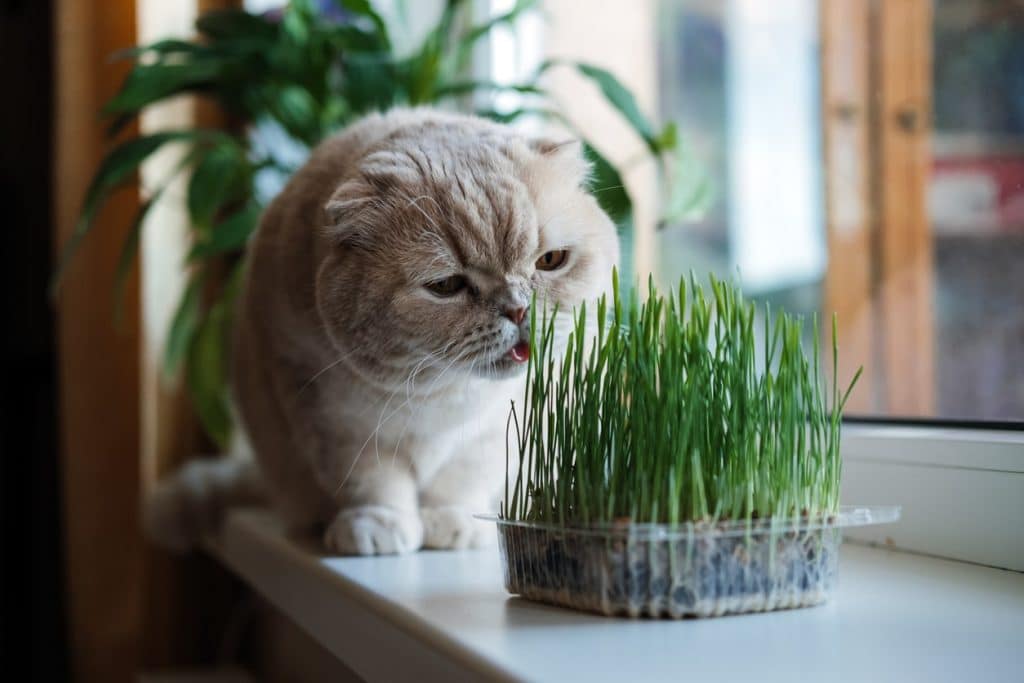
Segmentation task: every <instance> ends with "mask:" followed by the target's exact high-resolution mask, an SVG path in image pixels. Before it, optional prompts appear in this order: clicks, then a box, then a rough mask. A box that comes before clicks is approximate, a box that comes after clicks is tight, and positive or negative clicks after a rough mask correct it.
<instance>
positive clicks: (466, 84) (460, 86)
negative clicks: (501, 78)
mask: <svg viewBox="0 0 1024 683" xmlns="http://www.w3.org/2000/svg"><path fill="white" fill-rule="evenodd" d="M481 90H493V91H497V92H519V93H528V94H531V95H544V94H545V92H544V90H542V89H541V88H540V86H536V85H532V84H529V83H510V84H506V83H495V82H494V81H456V82H454V83H447V84H445V85H441V86H439V87H438V88H437V89H436V90H435V91H434V96H435V97H437V98H442V97H452V96H456V95H466V94H470V93H475V92H479V91H481Z"/></svg>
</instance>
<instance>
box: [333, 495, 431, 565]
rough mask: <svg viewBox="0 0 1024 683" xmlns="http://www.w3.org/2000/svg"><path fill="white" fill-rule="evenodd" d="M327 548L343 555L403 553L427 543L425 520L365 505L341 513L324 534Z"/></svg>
mask: <svg viewBox="0 0 1024 683" xmlns="http://www.w3.org/2000/svg"><path fill="white" fill-rule="evenodd" d="M324 545H325V546H327V549H328V550H330V551H332V552H336V553H341V554H342V555H395V554H398V555H401V554H405V553H411V552H415V551H417V550H419V549H420V546H422V545H423V522H422V521H420V517H419V515H417V514H416V513H414V512H404V511H402V510H397V509H395V508H392V507H387V506H386V505H363V506H361V507H355V508H348V509H346V510H342V511H341V512H339V513H338V516H337V517H335V518H334V521H333V522H331V524H330V526H328V527H327V532H326V533H325V534H324Z"/></svg>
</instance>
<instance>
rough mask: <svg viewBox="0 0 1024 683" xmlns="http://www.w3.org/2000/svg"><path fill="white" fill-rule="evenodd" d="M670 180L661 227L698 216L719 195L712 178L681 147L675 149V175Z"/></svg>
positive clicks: (673, 166) (660, 221)
mask: <svg viewBox="0 0 1024 683" xmlns="http://www.w3.org/2000/svg"><path fill="white" fill-rule="evenodd" d="M666 180H667V193H666V194H667V196H666V200H665V207H664V211H663V215H662V217H661V219H660V220H659V223H658V225H659V228H664V227H666V226H668V225H671V224H673V223H677V222H679V221H683V220H695V219H698V218H700V217H701V216H703V215H704V214H705V213H707V211H708V210H709V209H710V208H711V205H712V203H713V201H714V198H715V192H714V185H713V184H712V182H711V178H710V177H709V176H708V175H707V173H705V172H704V171H703V169H702V168H701V167H700V166H699V164H698V162H697V161H696V160H695V159H694V158H693V157H692V156H691V155H690V154H688V153H687V152H686V150H685V149H684V148H682V147H681V146H680V147H677V149H676V151H675V154H674V159H673V164H672V168H671V175H670V177H668V178H667V179H666Z"/></svg>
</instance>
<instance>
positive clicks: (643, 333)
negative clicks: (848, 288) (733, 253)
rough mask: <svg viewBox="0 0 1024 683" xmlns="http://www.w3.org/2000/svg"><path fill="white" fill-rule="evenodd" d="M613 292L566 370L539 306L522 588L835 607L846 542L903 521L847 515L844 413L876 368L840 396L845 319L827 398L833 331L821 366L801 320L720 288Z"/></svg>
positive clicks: (510, 536) (516, 432) (524, 484)
mask: <svg viewBox="0 0 1024 683" xmlns="http://www.w3.org/2000/svg"><path fill="white" fill-rule="evenodd" d="M614 282H615V286H614V291H613V293H612V296H611V298H610V299H607V298H602V299H601V300H600V301H599V303H598V304H597V310H596V312H595V313H596V315H593V319H591V320H590V321H589V323H590V325H589V326H588V311H587V309H586V307H585V306H582V307H580V309H579V310H578V311H576V312H575V313H574V314H573V317H572V318H571V322H572V325H571V331H570V332H569V334H568V342H567V352H566V354H565V357H564V360H562V361H559V359H558V358H556V357H555V351H554V349H555V343H554V339H555V337H556V327H563V328H564V327H567V326H566V324H565V321H564V319H563V321H561V322H559V323H558V325H557V326H556V322H558V321H557V319H558V318H559V316H560V315H565V314H564V313H563V314H559V313H558V312H557V311H555V312H543V311H542V312H541V313H540V314H538V311H537V308H536V306H535V307H534V308H533V309H532V312H531V318H532V319H531V322H532V325H531V329H532V334H533V341H532V348H533V353H532V354H531V357H530V360H529V367H528V385H527V389H526V395H525V397H524V401H523V405H522V406H521V408H517V407H516V406H515V405H514V404H513V406H512V411H511V413H510V416H509V424H510V437H513V436H514V438H510V439H509V441H510V443H513V444H514V445H515V447H516V448H517V449H518V456H519V462H518V465H517V466H512V467H510V468H509V472H510V476H509V479H508V480H507V481H506V492H505V498H504V501H503V503H502V508H501V513H500V516H499V517H498V518H497V521H498V525H499V539H500V542H501V548H502V552H503V555H504V557H505V559H506V567H505V570H506V571H505V578H506V584H507V586H508V588H509V590H510V591H511V592H513V593H518V594H521V595H524V596H526V597H530V598H534V599H538V600H543V601H547V602H553V603H557V604H562V605H568V606H572V607H579V608H583V609H589V610H592V611H598V612H602V613H606V614H628V615H631V616H636V615H638V614H641V613H646V614H649V615H651V616H661V615H665V616H672V617H682V616H709V615H717V614H724V613H729V612H745V611H757V610H766V609H777V608H781V607H797V606H803V605H811V604H816V603H819V602H821V601H823V600H824V599H825V598H826V597H827V595H828V593H829V591H830V590H831V588H832V586H833V583H834V580H835V575H836V560H837V551H838V545H839V540H840V532H839V529H840V528H841V527H842V526H848V525H854V524H864V523H873V522H878V521H884V520H887V519H888V520H891V519H892V518H894V516H895V515H896V514H897V511H896V510H894V509H891V508H886V509H882V508H876V509H866V508H862V509H857V510H847V509H841V508H840V506H839V480H840V473H841V468H842V462H841V460H840V457H839V436H840V427H841V414H842V409H843V405H844V404H845V403H846V400H847V398H848V397H849V395H850V392H851V391H852V389H853V385H854V384H855V383H856V381H857V378H858V377H859V375H860V371H858V372H857V374H856V375H855V376H854V378H853V380H852V381H851V383H850V385H849V386H848V387H847V388H846V389H845V390H841V388H840V387H839V386H838V385H837V382H836V367H835V366H836V364H837V357H838V353H837V350H838V346H837V341H836V323H835V319H834V318H833V323H832V362H833V368H832V379H831V383H830V385H829V389H828V390H826V388H825V382H824V378H823V377H822V375H821V372H820V368H819V364H820V363H819V353H818V351H819V348H818V346H819V344H818V332H817V319H815V320H814V321H813V324H814V330H813V339H814V344H813V346H814V348H813V353H812V354H811V355H808V354H805V352H804V349H803V348H802V346H801V338H802V332H803V328H804V321H803V320H802V319H801V318H799V317H794V316H791V315H788V314H785V313H780V314H779V315H777V316H775V318H774V319H773V318H772V316H771V312H770V310H768V309H767V307H766V309H765V310H764V311H763V322H761V323H760V324H758V323H756V320H757V317H758V311H757V310H756V308H755V306H754V304H753V303H750V302H747V301H745V300H744V299H743V296H742V294H741V293H740V291H739V289H738V288H737V287H736V286H732V285H728V284H726V283H723V282H721V281H718V280H716V279H715V278H714V277H712V278H711V281H710V296H707V295H706V294H705V290H704V289H703V287H701V286H700V285H699V284H698V283H697V281H696V279H695V278H693V277H692V276H691V278H690V281H689V282H687V281H686V280H685V279H684V280H682V281H681V282H680V283H679V287H678V290H677V291H676V292H672V293H670V294H669V295H668V296H667V297H665V296H662V295H661V294H659V293H658V292H657V291H656V290H655V288H654V285H653V283H651V284H649V291H648V297H647V299H646V301H644V302H643V303H640V302H639V301H638V300H637V297H636V293H635V291H634V292H633V294H632V295H631V298H630V301H629V302H623V300H622V297H621V296H620V293H619V287H618V278H617V276H616V277H615V280H614ZM624 303H628V304H629V305H625V306H624ZM548 313H550V315H548ZM595 322H596V326H595V325H594V323H595ZM595 328H596V331H593V330H595ZM759 330H763V338H762V339H761V340H760V342H759V341H758V339H757V332H758V331H759ZM563 331H564V330H563ZM512 472H514V476H513V475H512V474H511V473H512Z"/></svg>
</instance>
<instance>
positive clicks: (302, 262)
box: [147, 109, 619, 555]
mask: <svg viewBox="0 0 1024 683" xmlns="http://www.w3.org/2000/svg"><path fill="white" fill-rule="evenodd" d="M588 172H589V166H588V164H587V162H586V161H585V158H584V156H583V153H582V150H581V146H580V144H579V143H578V142H574V141H572V142H568V143H557V142H554V141H552V140H547V139H531V138H527V137H524V136H523V135H522V134H520V133H518V132H516V131H515V130H513V129H512V128H510V127H507V126H503V125H500V124H497V123H493V122H490V121H487V120H484V119H480V118H476V117H472V116H466V115H458V114H452V113H443V112H439V111H435V110H430V109H398V110H392V111H390V112H388V113H383V114H373V115H370V116H368V117H366V118H364V119H362V120H360V121H359V122H356V123H354V124H353V125H351V126H349V127H348V128H346V129H345V130H344V131H343V132H342V133H340V134H339V135H337V136H335V137H332V138H330V139H327V140H326V141H325V142H323V143H322V144H321V145H319V146H318V147H317V148H316V149H315V150H314V151H313V153H312V155H311V156H310V158H309V160H308V162H307V163H306V164H305V165H304V166H303V167H302V168H301V169H300V170H299V171H298V172H297V173H296V174H295V175H294V176H293V177H292V179H291V180H290V182H289V183H288V185H287V186H286V187H285V189H284V190H283V191H282V192H281V194H280V195H279V196H278V197H277V198H276V199H275V200H274V201H273V202H272V203H271V204H270V206H269V207H268V209H267V210H266V212H265V215H264V216H263V218H262V220H261V223H260V226H259V228H258V230H257V232H256V233H255V235H254V237H253V239H252V241H251V242H250V244H249V251H248V256H247V258H248V262H247V271H246V279H245V283H244V287H243V289H242V292H241V294H240V300H239V303H238V307H237V311H236V316H235V324H234V337H233V342H232V354H231V355H232V368H231V376H232V390H233V396H234V402H235V407H236V409H237V412H238V420H237V422H238V425H239V428H240V430H241V432H242V434H241V438H240V439H239V442H240V443H241V442H243V441H245V440H246V439H248V441H249V442H251V449H252V452H253V454H254V455H255V463H254V462H252V461H247V460H246V459H245V458H244V457H241V456H238V457H234V458H231V459H225V460H222V461H214V462H212V463H210V462H196V463H193V464H191V465H189V466H188V467H186V468H185V470H184V471H183V472H181V473H180V474H179V475H178V476H177V477H175V478H172V479H171V480H169V481H168V482H166V483H164V484H162V485H161V486H160V487H159V488H158V489H157V491H156V492H155V494H154V495H153V496H152V497H151V499H150V502H149V504H148V509H147V525H148V527H149V528H150V531H151V533H152V534H153V535H155V536H156V537H157V538H158V539H159V538H162V539H164V541H165V544H168V545H173V546H178V547H186V546H187V545H188V544H190V543H191V542H194V541H195V540H196V538H195V537H196V536H197V535H198V534H201V533H203V532H205V531H209V530H210V526H211V525H212V524H214V523H215V521H216V519H217V517H218V516H219V513H220V510H221V509H222V508H223V507H224V506H225V505H230V504H232V503H238V502H248V501H251V500H257V499H259V498H261V497H263V496H268V497H269V498H270V500H271V501H272V502H273V503H274V504H275V507H276V508H277V510H278V511H279V513H280V514H281V516H282V517H283V519H284V520H285V522H286V523H287V524H288V525H289V526H290V527H292V528H304V527H311V526H315V525H321V526H322V528H325V531H324V544H325V546H326V548H327V549H328V550H330V551H332V552H338V553H342V554H357V555H368V554H389V553H407V552H412V551H415V550H417V549H419V548H421V547H428V548H465V547H477V546H480V545H484V544H488V543H490V542H493V540H494V539H495V537H496V534H495V531H494V529H493V525H490V527H488V525H487V524H485V523H483V522H480V521H479V520H475V519H474V518H473V517H472V515H473V513H477V512H482V511H488V510H494V509H495V506H496V504H497V501H498V499H499V496H500V494H501V493H502V490H503V486H504V481H505V473H506V463H505V458H506V448H505V428H506V420H507V417H508V414H509V408H510V402H511V401H513V400H515V401H517V402H518V404H521V402H522V396H523V390H524V377H525V365H526V360H527V358H528V355H529V347H528V339H529V320H530V310H529V308H530V305H531V301H532V300H533V297H534V295H536V301H537V302H538V303H537V304H536V305H537V306H540V305H542V304H543V305H544V306H547V307H549V308H553V307H554V306H555V305H556V304H557V305H558V307H559V308H560V309H561V310H567V309H571V308H572V307H574V306H577V305H579V304H580V303H581V302H584V301H588V300H593V299H595V298H597V297H598V296H599V295H600V294H601V293H602V292H604V291H607V289H608V288H609V287H610V280H611V273H612V270H613V267H614V266H615V265H616V264H617V262H618V257H619V245H618V239H617V235H616V230H615V227H614V225H613V223H612V221H611V220H610V219H609V218H608V216H607V215H606V214H605V213H604V212H603V211H602V210H601V208H600V207H599V205H598V203H597V201H596V200H595V199H594V197H593V196H592V195H591V194H589V193H588V192H587V189H586V184H587V179H588ZM564 317H566V318H568V316H564ZM566 327H567V326H566ZM560 329H561V328H560ZM565 331H566V330H562V332H563V334H560V335H559V338H560V339H561V340H562V341H564V337H565V334H564V332H565ZM241 450H243V451H244V450H247V449H245V448H243V449H241Z"/></svg>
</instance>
